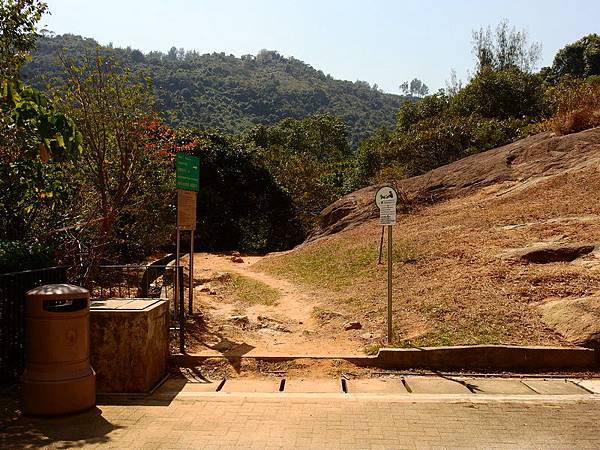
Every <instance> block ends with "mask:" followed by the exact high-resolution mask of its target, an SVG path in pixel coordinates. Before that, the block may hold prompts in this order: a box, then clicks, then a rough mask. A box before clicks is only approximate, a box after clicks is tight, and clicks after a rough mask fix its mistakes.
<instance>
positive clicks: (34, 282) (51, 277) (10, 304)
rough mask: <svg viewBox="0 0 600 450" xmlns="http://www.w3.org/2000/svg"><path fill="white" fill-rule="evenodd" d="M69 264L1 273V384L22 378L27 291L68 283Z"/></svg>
mask: <svg viewBox="0 0 600 450" xmlns="http://www.w3.org/2000/svg"><path fill="white" fill-rule="evenodd" d="M67 269H68V268H67V267H49V268H46V269H37V270H26V271H23V272H13V273H5V274H0V385H1V384H12V383H15V382H17V381H18V380H19V378H20V376H21V374H22V372H23V368H24V367H25V320H24V312H25V293H26V292H27V291H29V290H30V289H33V288H34V287H38V286H41V285H44V284H52V283H66V282H67Z"/></svg>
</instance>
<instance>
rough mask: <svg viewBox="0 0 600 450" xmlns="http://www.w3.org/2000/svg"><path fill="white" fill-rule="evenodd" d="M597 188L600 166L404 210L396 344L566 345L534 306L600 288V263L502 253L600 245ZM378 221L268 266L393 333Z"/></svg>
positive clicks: (268, 269) (398, 264) (398, 233)
mask: <svg viewBox="0 0 600 450" xmlns="http://www.w3.org/2000/svg"><path fill="white" fill-rule="evenodd" d="M599 188H600V172H599V171H597V170H596V169H594V170H589V169H588V170H587V171H582V172H570V173H566V174H563V175H560V176H556V177H553V178H550V179H545V180H540V181H539V182H537V183H530V184H529V185H528V187H527V188H524V189H521V190H518V189H516V190H513V191H511V192H510V193H507V194H504V195H499V194H498V193H497V191H498V189H487V190H484V191H480V192H478V193H475V194H473V195H471V196H469V197H466V198H462V199H455V200H451V201H448V202H445V203H441V204H438V205H433V206H429V207H426V208H423V209H421V210H420V211H417V212H415V213H412V214H410V215H405V216H402V218H401V220H400V221H399V223H398V225H397V226H396V227H395V235H396V239H397V241H398V244H399V245H398V247H397V250H396V252H395V261H396V263H395V268H394V325H395V336H394V339H395V342H396V344H397V345H399V346H430V345H461V344H463V345H466V344H500V343H502V344H530V345H565V344H566V343H565V341H564V340H563V339H562V338H561V337H560V336H559V335H557V334H556V333H555V332H554V331H553V330H551V329H549V328H548V327H547V326H546V325H545V324H544V323H543V322H542V320H541V316H540V313H539V312H538V309H537V307H536V305H537V304H538V303H539V302H541V301H543V300H545V299H547V298H554V297H571V296H573V297H577V296H585V295H590V294H592V293H595V292H597V291H598V290H599V288H600V267H596V266H593V267H592V268H589V267H588V268H586V267H584V266H583V265H581V264H580V262H578V261H576V262H574V263H551V264H543V265H542V264H539V265H536V264H524V263H520V262H516V261H511V260H506V259H503V258H501V257H500V255H501V254H502V253H503V252H504V251H506V250H508V249H511V248H519V247H525V246H528V245H530V244H532V243H535V242H542V241H553V240H561V241H588V242H589V241H600V204H598V202H596V201H595V197H596V194H595V193H596V192H597V191H598V189H599ZM567 194H568V195H567ZM374 222H375V221H373V222H371V223H368V224H364V225H362V226H360V227H357V228H355V229H352V230H348V231H345V232H343V233H339V234H338V235H334V236H332V237H330V238H327V239H324V240H322V241H320V242H316V243H313V244H309V245H305V246H303V247H300V248H299V249H297V250H295V251H293V252H290V253H288V254H285V255H279V256H274V257H270V258H267V259H265V260H263V262H261V264H260V266H259V268H260V270H263V271H266V272H269V273H274V274H277V275H279V276H284V277H287V278H289V279H291V280H294V281H296V282H300V283H304V284H307V285H310V286H311V287H312V288H313V289H315V290H317V291H320V292H322V295H323V296H324V297H325V296H329V298H334V299H335V301H336V302H337V304H338V305H339V310H340V311H343V312H344V313H346V314H349V315H353V316H355V317H357V318H359V319H360V320H361V322H362V323H363V326H366V327H367V328H369V329H378V330H384V329H385V314H386V313H385V311H386V306H385V304H386V302H385V298H386V283H385V265H382V266H378V265H377V255H378V246H379V237H380V230H381V229H380V228H379V226H377V225H376V223H374ZM589 258H593V255H591V256H589V257H585V259H589ZM590 263H591V264H592V265H593V264H594V262H593V261H590ZM332 292H334V293H335V295H333V297H332V294H331V293H332Z"/></svg>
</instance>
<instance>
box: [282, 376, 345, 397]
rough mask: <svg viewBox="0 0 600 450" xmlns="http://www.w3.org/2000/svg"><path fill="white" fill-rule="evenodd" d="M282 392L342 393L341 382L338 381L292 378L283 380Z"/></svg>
mask: <svg viewBox="0 0 600 450" xmlns="http://www.w3.org/2000/svg"><path fill="white" fill-rule="evenodd" d="M284 392H302V393H330V394H339V393H343V392H344V391H343V390H342V382H341V380H339V379H315V380H310V379H301V378H292V379H286V380H285V390H284Z"/></svg>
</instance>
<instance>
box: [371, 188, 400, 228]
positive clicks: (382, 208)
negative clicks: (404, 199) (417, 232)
mask: <svg viewBox="0 0 600 450" xmlns="http://www.w3.org/2000/svg"><path fill="white" fill-rule="evenodd" d="M375 203H376V204H377V206H378V207H379V223H380V224H381V225H396V204H397V203H398V194H397V193H396V191H395V190H394V188H392V187H390V186H384V187H382V188H381V189H379V190H378V191H377V194H375Z"/></svg>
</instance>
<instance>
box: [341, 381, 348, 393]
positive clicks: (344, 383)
mask: <svg viewBox="0 0 600 450" xmlns="http://www.w3.org/2000/svg"><path fill="white" fill-rule="evenodd" d="M342 391H344V394H347V393H348V384H347V383H346V380H345V379H344V378H342Z"/></svg>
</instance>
